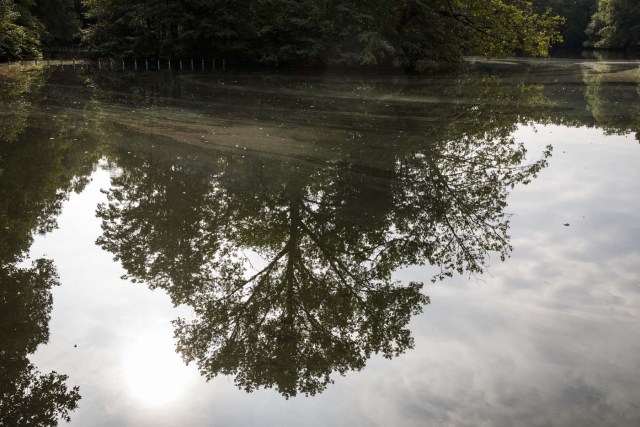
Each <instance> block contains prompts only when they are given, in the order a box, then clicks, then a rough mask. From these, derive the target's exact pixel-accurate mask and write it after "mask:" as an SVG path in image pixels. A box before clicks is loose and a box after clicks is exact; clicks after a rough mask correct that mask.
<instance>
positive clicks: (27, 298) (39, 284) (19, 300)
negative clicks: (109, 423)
mask: <svg viewBox="0 0 640 427" xmlns="http://www.w3.org/2000/svg"><path fill="white" fill-rule="evenodd" d="M0 284H1V286H0V378H1V380H0V425H7V426H23V425H37V426H56V425H58V420H59V419H62V420H65V421H69V420H70V416H69V413H70V412H71V411H73V410H74V409H76V408H77V406H78V400H80V394H79V393H78V387H73V388H71V389H69V388H68V387H67V385H66V380H67V376H66V375H62V374H58V373H57V372H55V371H54V372H50V373H46V374H45V373H42V372H40V371H39V370H38V369H37V368H36V367H35V366H34V365H33V364H32V363H31V362H30V361H29V359H28V357H27V356H28V355H29V354H31V353H34V352H35V351H36V348H37V346H38V345H39V344H42V343H46V342H47V341H48V340H49V327H48V324H49V318H50V313H51V308H52V304H53V299H52V297H51V288H52V287H53V286H56V285H58V281H57V276H56V272H55V268H54V266H53V264H52V263H51V261H47V260H38V261H36V262H34V264H33V266H32V267H31V268H18V267H15V266H14V265H11V264H9V265H4V266H0Z"/></svg>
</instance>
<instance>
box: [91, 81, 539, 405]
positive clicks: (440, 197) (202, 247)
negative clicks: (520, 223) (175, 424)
mask: <svg viewBox="0 0 640 427" xmlns="http://www.w3.org/2000/svg"><path fill="white" fill-rule="evenodd" d="M494 83H495V82H494ZM494 83H492V82H491V81H489V82H485V84H487V85H489V86H490V85H492V84H494ZM479 93H484V91H483V90H480V91H479ZM517 93H518V96H522V94H523V93H527V90H518V91H517ZM529 93H530V96H532V97H535V96H537V93H538V92H537V91H535V90H534V91H530V92H529ZM503 95H504V96H505V98H509V97H510V96H515V94H511V95H509V96H507V95H505V94H503ZM314 101H318V102H317V103H315V105H316V106H317V108H318V109H320V110H321V111H322V109H323V108H324V107H325V106H324V105H323V103H322V100H314ZM476 101H478V102H477V103H471V104H464V105H451V106H450V108H449V109H444V111H443V110H441V114H443V115H444V117H443V119H445V117H446V115H448V114H451V115H457V119H456V120H455V121H451V122H450V123H449V124H448V125H444V126H440V125H435V126H434V125H433V124H429V123H427V124H425V123H423V124H422V125H421V126H420V127H417V128H416V129H415V130H414V131H412V132H410V133H409V134H407V135H402V138H403V139H402V142H403V143H402V144H395V143H390V141H393V139H394V138H397V136H396V132H397V130H396V129H397V126H398V125H399V124H398V123H396V124H394V125H392V126H391V127H390V128H389V129H387V130H381V129H384V127H381V125H380V123H377V122H376V120H386V118H384V116H380V115H378V114H373V112H370V114H369V115H362V116H358V122H357V123H358V124H357V126H358V130H357V131H354V130H352V129H347V130H343V131H335V132H334V131H333V130H331V129H332V125H331V124H327V125H326V127H322V128H321V129H317V128H316V129H315V130H314V129H309V128H307V130H300V129H298V128H297V132H302V133H301V135H303V134H304V135H305V139H304V140H303V141H306V140H308V139H307V138H309V139H312V138H315V139H316V142H313V143H310V144H311V145H312V146H313V147H315V148H316V153H318V154H316V155H317V156H326V160H325V161H323V162H318V163H316V162H312V161H307V160H303V159H297V160H296V159H293V158H292V159H289V160H281V159H278V158H269V157H263V156H259V155H258V156H252V155H247V156H242V157H241V156H228V155H221V154H219V153H211V152H210V151H209V152H202V151H193V152H192V153H191V155H190V156H186V155H184V152H183V154H182V155H181V156H179V157H177V158H172V157H171V156H170V155H167V153H169V151H165V150H163V148H162V147H160V148H158V147H156V148H154V149H152V150H151V151H148V150H146V149H145V148H144V147H145V146H146V147H148V146H149V145H150V143H151V141H146V138H147V137H145V136H142V135H138V138H137V140H129V141H127V143H126V144H124V145H123V146H122V148H121V149H119V148H118V146H116V147H114V150H115V151H114V152H113V153H112V154H111V155H110V157H111V161H112V168H113V170H112V175H113V182H112V188H111V189H110V190H109V191H108V192H107V197H108V200H109V202H108V203H107V204H105V205H102V206H101V207H100V208H99V210H98V216H99V217H100V218H101V219H102V221H103V223H102V228H103V234H102V236H101V237H100V238H99V239H98V243H99V244H100V245H101V246H102V247H103V248H105V249H106V250H108V251H110V252H112V253H113V254H114V255H115V257H116V259H118V260H120V262H121V263H122V265H123V266H124V268H125V269H126V271H127V277H129V278H130V279H132V280H134V281H139V282H143V283H146V284H148V285H149V286H151V287H153V288H162V289H164V290H166V291H167V292H168V294H169V295H170V296H171V298H172V300H173V302H174V303H175V304H184V305H188V306H190V307H191V308H192V309H193V313H194V318H193V319H178V320H177V321H175V324H174V326H175V334H176V338H177V341H178V350H179V352H180V353H181V354H182V355H183V357H184V359H185V360H186V361H188V362H191V361H193V362H196V363H197V365H198V367H199V368H200V371H201V373H202V374H203V375H204V376H205V377H207V378H208V379H210V378H213V377H215V376H216V375H219V374H228V375H234V376H235V381H236V384H237V385H238V386H239V387H241V388H243V389H245V390H247V391H252V390H254V389H257V388H260V387H274V388H276V389H277V390H278V391H279V392H280V393H281V394H283V395H284V396H286V397H289V396H294V395H296V394H298V393H304V394H310V395H313V394H316V393H318V392H321V391H322V390H324V389H325V388H326V386H327V385H328V384H329V383H331V382H332V381H333V379H332V374H333V373H335V372H337V373H339V374H345V373H347V372H348V371H350V370H360V369H362V368H363V367H364V366H365V364H366V361H367V360H368V359H369V358H370V357H371V356H372V355H373V354H381V355H382V356H384V357H388V358H392V357H395V356H398V355H400V354H401V353H403V352H405V351H406V350H407V349H409V348H411V347H412V345H413V339H412V337H411V334H410V331H409V329H408V328H407V325H408V323H409V321H410V319H411V317H412V316H413V315H415V314H417V313H419V312H420V311H421V310H422V308H423V306H424V305H425V304H427V303H428V302H429V299H428V297H426V296H425V295H424V294H423V293H422V291H421V288H422V286H423V284H422V283H403V282H401V281H398V280H395V279H394V278H393V273H394V271H396V270H398V269H399V268H402V267H405V266H409V265H415V264H421V265H429V266H431V267H430V268H431V269H432V273H431V274H430V275H429V276H428V277H426V278H425V279H426V280H429V279H432V280H438V279H442V278H444V277H446V276H450V275H453V274H454V273H460V274H464V273H471V274H473V273H479V272H482V271H484V269H485V266H486V260H487V256H488V255H489V254H490V253H493V252H497V253H498V255H499V256H500V257H502V258H504V257H506V256H507V255H508V253H509V250H510V246H509V237H508V215H507V214H506V213H505V212H504V208H505V206H506V197H507V194H508V191H509V189H510V188H512V187H513V186H515V185H516V184H519V183H526V182H528V181H529V180H530V179H531V178H533V177H534V176H535V175H536V174H537V173H538V172H539V171H540V170H541V169H542V168H543V167H544V166H545V165H546V157H547V156H548V155H549V154H550V151H547V152H545V153H543V154H542V159H541V160H538V161H534V162H528V161H527V160H526V159H525V155H526V150H525V149H524V147H523V146H522V145H520V144H518V143H517V142H516V141H514V140H513V138H512V137H511V136H510V134H511V133H512V131H513V129H514V128H513V127H514V123H513V122H511V121H508V120H504V119H503V118H502V117H501V115H500V113H501V112H502V111H501V110H502V108H499V107H496V106H495V104H487V103H484V104H483V101H481V100H476ZM283 102H284V100H283ZM531 102H536V101H533V100H532V101H531ZM280 105H281V104H280ZM352 105H353V104H352ZM328 108H329V107H328V106H327V109H328ZM334 108H341V106H336V107H334ZM374 108H381V107H380V106H378V107H374ZM492 111H494V112H492ZM307 117H308V116H307ZM336 117H338V114H337V113H336ZM287 120H295V118H291V117H288V118H287ZM327 130H329V131H328V132H327ZM307 132H308V133H307ZM340 132H343V133H342V134H341V139H340V140H337V139H336V138H337V136H336V135H338V134H340ZM375 135H377V136H375ZM152 140H153V139H152ZM155 141H157V140H155ZM378 144H381V145H378ZM328 147H331V150H330V151H328V150H327V148H328ZM382 147H384V150H385V151H384V152H385V156H384V157H381V156H379V153H380V152H378V151H377V150H378V149H380V150H382ZM132 153H134V154H132ZM320 153H323V154H320ZM309 160H310V159H309Z"/></svg>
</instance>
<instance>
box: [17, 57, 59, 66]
mask: <svg viewBox="0 0 640 427" xmlns="http://www.w3.org/2000/svg"><path fill="white" fill-rule="evenodd" d="M9 64H11V60H9ZM50 65H51V59H49V58H47V67H48V66H50Z"/></svg>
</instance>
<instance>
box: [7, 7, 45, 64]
mask: <svg viewBox="0 0 640 427" xmlns="http://www.w3.org/2000/svg"><path fill="white" fill-rule="evenodd" d="M39 32H40V27H39V25H38V23H37V22H36V21H35V20H33V18H32V16H31V15H30V13H29V11H28V8H26V7H25V6H24V5H22V4H21V3H19V2H16V1H14V0H0V58H2V59H5V58H10V59H11V58H22V57H28V58H29V57H39V56H40V50H39V47H40V36H39Z"/></svg>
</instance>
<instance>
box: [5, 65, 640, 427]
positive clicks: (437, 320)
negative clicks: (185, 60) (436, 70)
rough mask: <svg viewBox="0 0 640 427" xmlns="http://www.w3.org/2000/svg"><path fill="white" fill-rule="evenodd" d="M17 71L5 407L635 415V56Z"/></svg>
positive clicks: (540, 421)
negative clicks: (422, 72) (381, 68)
mask: <svg viewBox="0 0 640 427" xmlns="http://www.w3.org/2000/svg"><path fill="white" fill-rule="evenodd" d="M2 75H3V81H2V85H1V86H0V92H1V97H2V104H1V109H0V113H1V115H0V123H1V124H2V127H1V129H2V134H1V136H0V141H1V142H0V237H1V239H0V242H1V243H0V263H1V265H2V267H1V269H0V283H1V285H2V288H1V289H0V292H2V298H1V299H0V325H2V328H1V329H0V345H1V347H0V349H1V353H0V373H2V376H1V378H2V383H1V387H2V388H0V393H2V394H0V395H1V396H2V401H1V402H0V410H1V411H2V417H1V418H0V419H2V420H3V422H4V423H5V424H7V425H13V424H20V423H21V422H22V423H23V424H24V423H26V421H25V420H31V421H32V423H36V424H37V423H40V424H45V423H46V422H47V421H50V420H51V419H55V418H57V417H59V416H62V417H65V416H69V417H70V419H71V425H79V426H81V425H114V426H115V425H117V426H122V425H154V426H159V425H166V426H170V425H248V424H260V425H299V424H301V423H305V424H310V425H328V424H329V425H425V424H427V425H456V426H457V425H470V426H471V425H473V426H475V425H504V426H511V425H563V426H564V425H576V426H579V425H637V424H638V422H640V410H639V409H638V407H637V402H638V400H639V399H640V374H638V372H640V370H639V369H638V368H639V367H640V358H639V357H638V354H640V351H639V350H640V336H639V335H640V333H639V328H638V315H639V309H640V268H638V265H640V263H639V261H640V245H639V244H638V242H639V241H640V222H638V220H637V219H638V213H637V212H639V211H640V202H639V201H638V197H637V195H638V194H640V191H639V190H640V188H639V187H640V168H638V165H639V164H640V146H639V145H638V141H639V140H640V138H639V135H640V134H639V133H638V132H639V128H640V102H639V101H640V90H639V87H640V86H639V81H640V64H639V63H638V62H629V61H626V62H625V61H609V62H605V61H599V62H598V61H589V60H573V59H572V60H553V61H528V60H506V61H500V62H492V63H486V62H483V61H479V60H477V61H474V62H473V64H472V65H471V66H470V70H469V72H467V73H464V74H461V75H456V76H437V77H430V78H424V77H411V76H375V75H369V76H354V75H344V74H338V73H323V74H314V73H301V74H295V75H292V74H277V75H276V74H271V75H262V74H258V73H244V74H242V73H236V74H231V73H229V74H225V75H221V74H217V75H212V74H202V73H190V72H188V73H183V74H180V73H173V74H169V73H157V72H156V73H148V74H147V73H143V72H140V73H133V72H132V73H125V72H102V73H97V72H95V71H93V72H86V71H80V70H78V71H73V70H64V71H63V70H59V69H52V70H48V71H47V70H43V69H40V70H36V69H34V70H31V71H29V72H24V73H22V74H18V73H17V70H9V71H7V70H6V69H4V70H3V74H2ZM185 362H188V364H187V363H185ZM54 372H55V373H54ZM207 380H208V381H207ZM74 387H78V389H75V388H74ZM247 392H250V393H247ZM54 403H57V405H58V406H57V409H55V408H56V406H55V405H54ZM76 406H77V408H76ZM51 414H53V415H51Z"/></svg>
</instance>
